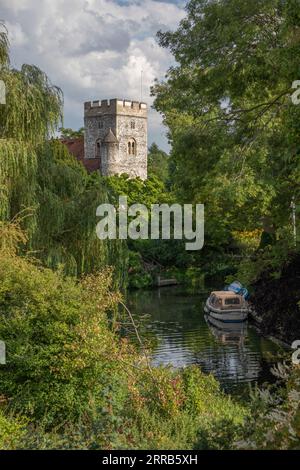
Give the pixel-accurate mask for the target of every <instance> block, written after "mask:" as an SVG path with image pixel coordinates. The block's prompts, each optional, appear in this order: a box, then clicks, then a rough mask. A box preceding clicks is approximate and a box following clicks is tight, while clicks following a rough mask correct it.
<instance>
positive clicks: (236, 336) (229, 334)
mask: <svg viewBox="0 0 300 470" xmlns="http://www.w3.org/2000/svg"><path fill="white" fill-rule="evenodd" d="M204 318H205V321H206V323H207V325H208V328H209V330H210V331H211V333H212V334H213V335H214V336H215V338H217V339H218V340H219V341H220V342H221V343H223V344H237V345H240V346H241V345H243V344H244V341H245V337H246V335H247V322H243V323H224V322H222V321H220V320H217V319H216V318H213V317H212V316H211V315H204Z"/></svg>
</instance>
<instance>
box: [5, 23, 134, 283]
mask: <svg viewBox="0 0 300 470" xmlns="http://www.w3.org/2000/svg"><path fill="white" fill-rule="evenodd" d="M0 80H3V81H4V83H5V86H6V105H0V220H3V221H9V220H12V219H13V218H15V217H16V216H17V215H20V214H22V215H21V219H22V226H23V228H25V229H26V231H27V234H28V243H27V246H26V249H27V250H30V251H31V252H34V254H35V256H37V257H39V258H40V259H41V260H42V261H43V263H44V264H46V265H47V266H49V267H52V268H54V269H55V268H57V267H58V266H59V265H61V264H63V265H64V269H65V271H66V273H67V274H72V275H81V274H83V273H86V272H91V271H95V270H98V269H100V268H102V267H103V266H104V265H107V264H111V265H113V266H114V267H115V273H116V277H115V279H116V282H118V283H120V282H123V281H124V273H125V272H126V269H125V265H126V259H127V250H126V245H125V244H123V243H121V242H120V241H110V243H108V242H106V241H100V240H98V238H97V237H96V231H95V227H96V223H97V221H96V207H97V206H98V205H99V204H101V203H102V202H104V201H106V200H107V195H106V193H105V190H104V189H103V188H102V187H101V182H100V177H99V175H97V174H93V175H89V174H88V173H87V172H86V170H85V169H84V167H83V166H82V165H81V164H80V163H78V162H77V161H76V160H75V159H74V157H73V156H72V155H70V154H69V152H68V150H67V148H66V147H65V146H64V145H63V144H62V143H61V142H60V141H58V140H56V139H54V138H53V134H54V132H55V130H57V128H58V127H59V126H60V124H61V123H62V109H63V94H62V91H61V90H60V89H59V88H58V87H56V86H54V85H52V83H51V82H50V80H49V79H48V77H47V75H46V74H45V73H44V72H42V71H41V70H40V69H39V68H37V67H35V66H32V65H23V66H22V67H21V70H15V69H13V68H11V67H10V62H9V44H8V39H7V31H6V29H5V26H4V24H3V23H1V22H0Z"/></svg>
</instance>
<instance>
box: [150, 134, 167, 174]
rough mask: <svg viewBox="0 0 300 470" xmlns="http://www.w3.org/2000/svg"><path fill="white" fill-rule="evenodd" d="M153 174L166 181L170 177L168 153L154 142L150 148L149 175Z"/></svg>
mask: <svg viewBox="0 0 300 470" xmlns="http://www.w3.org/2000/svg"><path fill="white" fill-rule="evenodd" d="M153 175H154V176H156V177H157V178H158V179H160V180H162V181H163V182H164V183H167V181H168V178H169V161H168V155H167V154H166V152H164V151H163V150H160V148H159V147H158V145H157V144H155V143H154V142H153V144H152V145H151V146H150V147H149V150H148V176H150V177H151V176H153Z"/></svg>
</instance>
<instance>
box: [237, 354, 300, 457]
mask: <svg viewBox="0 0 300 470" xmlns="http://www.w3.org/2000/svg"><path fill="white" fill-rule="evenodd" d="M273 372H274V374H275V375H276V376H277V377H278V378H279V379H281V380H282V381H283V384H284V386H283V387H281V388H277V389H275V390H268V389H265V390H256V391H255V392H254V393H253V395H252V400H251V413H250V414H249V416H248V419H247V420H246V421H245V424H244V427H243V432H242V433H241V435H240V436H243V438H242V439H241V438H239V439H237V440H236V446H237V447H238V448H240V449H268V450H296V449H297V450H299V448H300V405H299V404H300V400H299V398H300V371H299V366H291V365H289V364H288V363H285V364H278V366H277V367H276V368H274V371H273Z"/></svg>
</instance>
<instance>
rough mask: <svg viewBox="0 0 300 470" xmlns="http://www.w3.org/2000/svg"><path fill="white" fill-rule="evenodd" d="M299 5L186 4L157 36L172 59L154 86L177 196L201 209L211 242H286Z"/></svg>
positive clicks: (232, 0)
mask: <svg viewBox="0 0 300 470" xmlns="http://www.w3.org/2000/svg"><path fill="white" fill-rule="evenodd" d="M299 6H300V2H299V1H298V0H291V1H284V0H267V1H265V0H264V1H262V0H253V1H251V2H248V1H246V0H226V1H225V0H221V1H214V0H212V1H210V2H207V1H204V0H191V1H190V2H189V3H188V4H187V7H186V11H187V15H186V17H185V18H184V19H183V20H182V21H181V23H180V26H179V28H178V29H177V30H176V31H175V32H165V33H162V32H160V33H159V34H158V36H159V41H160V44H161V46H162V47H166V48H168V49H169V50H170V51H171V52H172V54H173V55H174V58H175V60H176V65H175V66H173V67H171V68H170V69H169V71H168V74H167V79H166V80H165V81H164V82H157V83H156V85H155V86H154V87H153V90H152V91H153V94H154V95H155V107H156V109H157V110H158V111H160V112H161V113H162V114H163V116H164V120H165V124H166V125H167V126H168V129H169V138H170V140H171V142H172V145H173V150H172V153H171V161H172V162H173V167H174V171H173V172H172V176H173V186H174V188H175V189H176V191H177V193H178V195H179V197H181V198H183V199H184V198H186V199H190V200H191V201H193V200H198V202H204V203H205V204H206V210H207V212H206V231H207V235H208V239H211V240H214V241H215V242H221V241H222V240H226V239H227V240H228V239H229V235H230V233H231V232H232V230H233V229H237V230H255V229H258V228H259V229H263V228H264V224H263V220H266V219H268V220H271V225H273V226H274V227H275V229H277V236H279V237H280V236H282V237H284V238H286V239H287V242H288V240H290V242H292V226H291V220H290V203H291V200H292V199H293V198H295V199H296V200H298V199H299V198H300V185H299V181H300V179H299V176H300V165H299V157H298V155H299V149H300V141H299V135H300V134H299V122H300V121H299V118H300V107H299V106H295V105H294V104H293V102H292V100H291V95H292V93H293V92H294V91H295V89H293V83H294V82H295V80H297V79H299V74H300V60H299V46H300V34H299V32H300V29H299V28H300V16H299Z"/></svg>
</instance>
